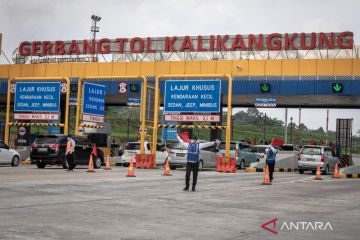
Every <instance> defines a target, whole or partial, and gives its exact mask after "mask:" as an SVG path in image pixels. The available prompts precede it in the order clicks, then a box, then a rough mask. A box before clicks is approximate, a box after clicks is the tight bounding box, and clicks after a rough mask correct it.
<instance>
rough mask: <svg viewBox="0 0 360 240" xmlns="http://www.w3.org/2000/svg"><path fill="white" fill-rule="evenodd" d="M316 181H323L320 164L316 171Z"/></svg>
mask: <svg viewBox="0 0 360 240" xmlns="http://www.w3.org/2000/svg"><path fill="white" fill-rule="evenodd" d="M314 179H315V180H322V178H321V172H320V164H319V165H318V166H317V169H316V175H315V178H314Z"/></svg>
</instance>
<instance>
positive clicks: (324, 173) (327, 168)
mask: <svg viewBox="0 0 360 240" xmlns="http://www.w3.org/2000/svg"><path fill="white" fill-rule="evenodd" d="M329 169H330V167H329V165H327V166H326V168H325V170H324V171H323V175H327V174H328V173H329Z"/></svg>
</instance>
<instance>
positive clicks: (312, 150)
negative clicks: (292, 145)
mask: <svg viewBox="0 0 360 240" xmlns="http://www.w3.org/2000/svg"><path fill="white" fill-rule="evenodd" d="M302 154H309V155H321V148H319V147H304V148H303V150H302Z"/></svg>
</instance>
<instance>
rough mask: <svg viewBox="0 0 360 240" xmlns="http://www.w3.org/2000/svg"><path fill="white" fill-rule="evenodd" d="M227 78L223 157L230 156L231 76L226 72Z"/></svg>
mask: <svg viewBox="0 0 360 240" xmlns="http://www.w3.org/2000/svg"><path fill="white" fill-rule="evenodd" d="M225 77H227V79H228V105H227V109H228V112H227V123H226V143H225V157H229V156H230V138H231V116H232V77H231V75H229V74H226V75H225Z"/></svg>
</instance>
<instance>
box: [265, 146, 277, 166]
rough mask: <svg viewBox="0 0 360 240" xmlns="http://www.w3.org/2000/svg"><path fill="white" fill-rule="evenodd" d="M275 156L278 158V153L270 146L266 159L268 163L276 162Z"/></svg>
mask: <svg viewBox="0 0 360 240" xmlns="http://www.w3.org/2000/svg"><path fill="white" fill-rule="evenodd" d="M275 158H276V153H274V152H273V151H272V150H271V148H269V151H268V153H267V158H266V161H267V162H268V163H274V162H275Z"/></svg>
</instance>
